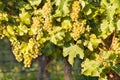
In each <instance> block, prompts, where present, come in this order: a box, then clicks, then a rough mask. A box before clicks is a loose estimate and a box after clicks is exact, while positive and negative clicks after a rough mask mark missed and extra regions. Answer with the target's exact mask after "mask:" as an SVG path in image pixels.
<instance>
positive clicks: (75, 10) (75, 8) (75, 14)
mask: <svg viewBox="0 0 120 80" xmlns="http://www.w3.org/2000/svg"><path fill="white" fill-rule="evenodd" d="M80 11H81V6H80V2H79V1H74V2H73V4H72V10H71V14H70V17H71V19H72V21H76V20H78V18H79V13H80Z"/></svg>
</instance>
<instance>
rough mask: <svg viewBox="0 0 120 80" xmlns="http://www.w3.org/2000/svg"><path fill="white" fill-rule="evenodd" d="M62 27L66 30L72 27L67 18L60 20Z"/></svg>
mask: <svg viewBox="0 0 120 80" xmlns="http://www.w3.org/2000/svg"><path fill="white" fill-rule="evenodd" d="M62 28H63V29H66V30H70V29H71V28H72V25H71V22H70V20H69V19H64V20H63V21H62Z"/></svg>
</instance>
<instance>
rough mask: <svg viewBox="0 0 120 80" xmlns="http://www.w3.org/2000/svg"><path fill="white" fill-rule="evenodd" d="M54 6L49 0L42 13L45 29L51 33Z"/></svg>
mask: <svg viewBox="0 0 120 80" xmlns="http://www.w3.org/2000/svg"><path fill="white" fill-rule="evenodd" d="M51 12H52V5H51V1H50V0H47V2H46V3H45V4H44V6H43V8H42V10H41V13H42V16H43V18H44V19H45V20H44V26H43V29H44V30H46V31H48V32H50V31H51V29H52V15H51Z"/></svg>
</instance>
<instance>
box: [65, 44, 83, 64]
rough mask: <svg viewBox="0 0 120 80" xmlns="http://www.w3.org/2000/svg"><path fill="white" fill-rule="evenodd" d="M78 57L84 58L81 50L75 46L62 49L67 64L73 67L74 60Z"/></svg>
mask: <svg viewBox="0 0 120 80" xmlns="http://www.w3.org/2000/svg"><path fill="white" fill-rule="evenodd" d="M77 55H79V57H80V58H81V59H83V57H84V52H83V49H82V48H80V47H79V46H77V45H71V46H70V47H64V48H63V56H64V57H66V56H68V61H69V63H70V64H71V65H72V66H73V63H74V58H75V57H76V56H77Z"/></svg>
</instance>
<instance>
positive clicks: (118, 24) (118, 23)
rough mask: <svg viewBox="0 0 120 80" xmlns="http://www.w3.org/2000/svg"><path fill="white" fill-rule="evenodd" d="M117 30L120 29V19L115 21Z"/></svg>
mask: <svg viewBox="0 0 120 80" xmlns="http://www.w3.org/2000/svg"><path fill="white" fill-rule="evenodd" d="M117 30H118V31H120V19H119V20H118V21H117Z"/></svg>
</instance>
